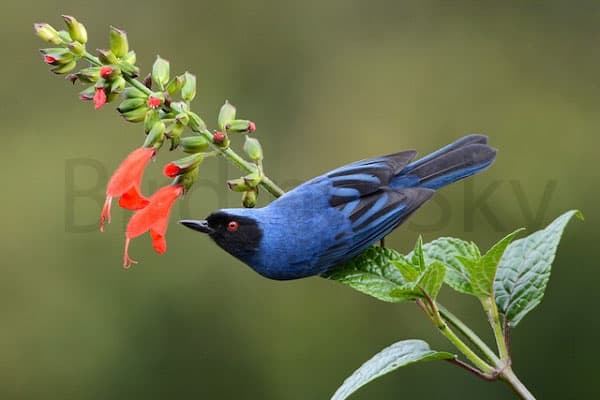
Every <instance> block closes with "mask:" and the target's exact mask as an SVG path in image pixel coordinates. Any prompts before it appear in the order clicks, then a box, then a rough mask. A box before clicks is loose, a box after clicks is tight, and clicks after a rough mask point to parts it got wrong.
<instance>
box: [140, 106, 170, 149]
mask: <svg viewBox="0 0 600 400" xmlns="http://www.w3.org/2000/svg"><path fill="white" fill-rule="evenodd" d="M148 114H150V113H148ZM164 141H165V124H164V122H162V121H158V122H157V123H155V124H154V126H153V127H152V129H151V130H150V132H148V136H146V141H145V142H144V147H154V148H155V149H159V148H160V147H161V146H162V144H163V142H164Z"/></svg>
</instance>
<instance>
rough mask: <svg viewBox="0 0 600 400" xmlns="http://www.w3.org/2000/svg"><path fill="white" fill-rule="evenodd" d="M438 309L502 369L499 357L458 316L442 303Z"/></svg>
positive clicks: (438, 304) (438, 305)
mask: <svg viewBox="0 0 600 400" xmlns="http://www.w3.org/2000/svg"><path fill="white" fill-rule="evenodd" d="M436 304H437V307H438V309H439V311H440V314H441V316H442V317H443V318H444V319H445V320H447V321H448V322H449V323H450V324H452V326H454V327H455V328H456V329H458V331H459V332H460V333H461V334H462V335H464V336H465V337H466V338H467V339H469V341H470V342H471V343H473V345H475V347H476V348H477V349H478V350H479V351H481V353H482V354H483V355H484V356H485V357H486V358H487V359H488V361H490V362H491V363H492V364H493V365H494V366H496V367H501V366H502V361H501V360H500V359H499V358H498V356H497V355H496V354H495V353H494V352H493V351H492V349H490V348H489V346H488V345H487V344H485V342H484V341H483V340H482V339H481V338H480V337H479V336H478V335H477V334H476V333H475V332H473V331H472V330H471V328H469V327H468V326H467V325H465V323H464V322H462V321H461V320H460V319H459V318H458V317H457V316H455V315H454V314H452V313H451V312H450V311H449V310H448V309H447V308H446V307H444V306H443V305H441V304H440V303H436Z"/></svg>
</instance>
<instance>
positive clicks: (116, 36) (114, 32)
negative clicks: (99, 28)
mask: <svg viewBox="0 0 600 400" xmlns="http://www.w3.org/2000/svg"><path fill="white" fill-rule="evenodd" d="M110 51H112V52H113V54H114V55H115V56H117V57H118V58H122V57H125V56H126V55H127V53H128V52H129V43H128V42H127V33H125V31H122V30H120V29H117V28H115V27H114V26H111V27H110Z"/></svg>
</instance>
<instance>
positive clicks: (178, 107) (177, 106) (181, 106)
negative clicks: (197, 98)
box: [171, 101, 190, 113]
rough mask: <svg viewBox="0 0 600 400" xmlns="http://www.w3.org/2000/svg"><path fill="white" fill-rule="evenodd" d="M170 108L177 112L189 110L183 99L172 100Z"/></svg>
mask: <svg viewBox="0 0 600 400" xmlns="http://www.w3.org/2000/svg"><path fill="white" fill-rule="evenodd" d="M171 109H172V110H174V111H176V112H178V113H187V112H189V111H190V108H189V107H188V105H187V104H185V103H184V102H183V101H172V102H171Z"/></svg>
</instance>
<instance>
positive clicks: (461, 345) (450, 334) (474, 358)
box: [425, 295, 495, 374]
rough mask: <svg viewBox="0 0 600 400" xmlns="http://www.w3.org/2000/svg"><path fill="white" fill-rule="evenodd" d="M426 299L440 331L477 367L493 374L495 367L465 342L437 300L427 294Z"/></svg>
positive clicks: (433, 319)
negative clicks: (443, 312)
mask: <svg viewBox="0 0 600 400" xmlns="http://www.w3.org/2000/svg"><path fill="white" fill-rule="evenodd" d="M425 300H426V301H427V303H428V305H429V310H430V312H431V314H430V317H431V318H432V321H433V323H434V325H435V326H436V327H437V328H438V329H439V331H440V332H441V333H442V334H443V335H444V336H446V338H447V339H448V340H449V341H450V343H452V344H453V345H454V346H455V347H456V348H457V349H458V350H459V351H460V352H461V353H462V354H464V356H465V357H467V358H468V359H469V361H471V362H472V363H473V364H475V366H477V368H479V369H480V370H481V371H483V373H485V374H492V373H493V372H494V371H495V369H494V367H492V366H491V365H489V364H488V363H487V362H485V361H484V360H482V359H481V358H480V357H479V356H478V355H477V354H476V353H475V352H474V351H473V350H471V348H470V347H469V346H467V344H466V343H465V342H463V341H462V340H461V339H460V338H459V337H458V336H457V335H456V334H455V333H454V331H453V330H452V329H450V327H449V326H448V324H446V322H445V321H444V319H443V318H442V317H441V315H440V310H439V309H438V307H437V305H436V303H435V301H433V300H432V299H431V297H429V296H427V295H426V296H425Z"/></svg>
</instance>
